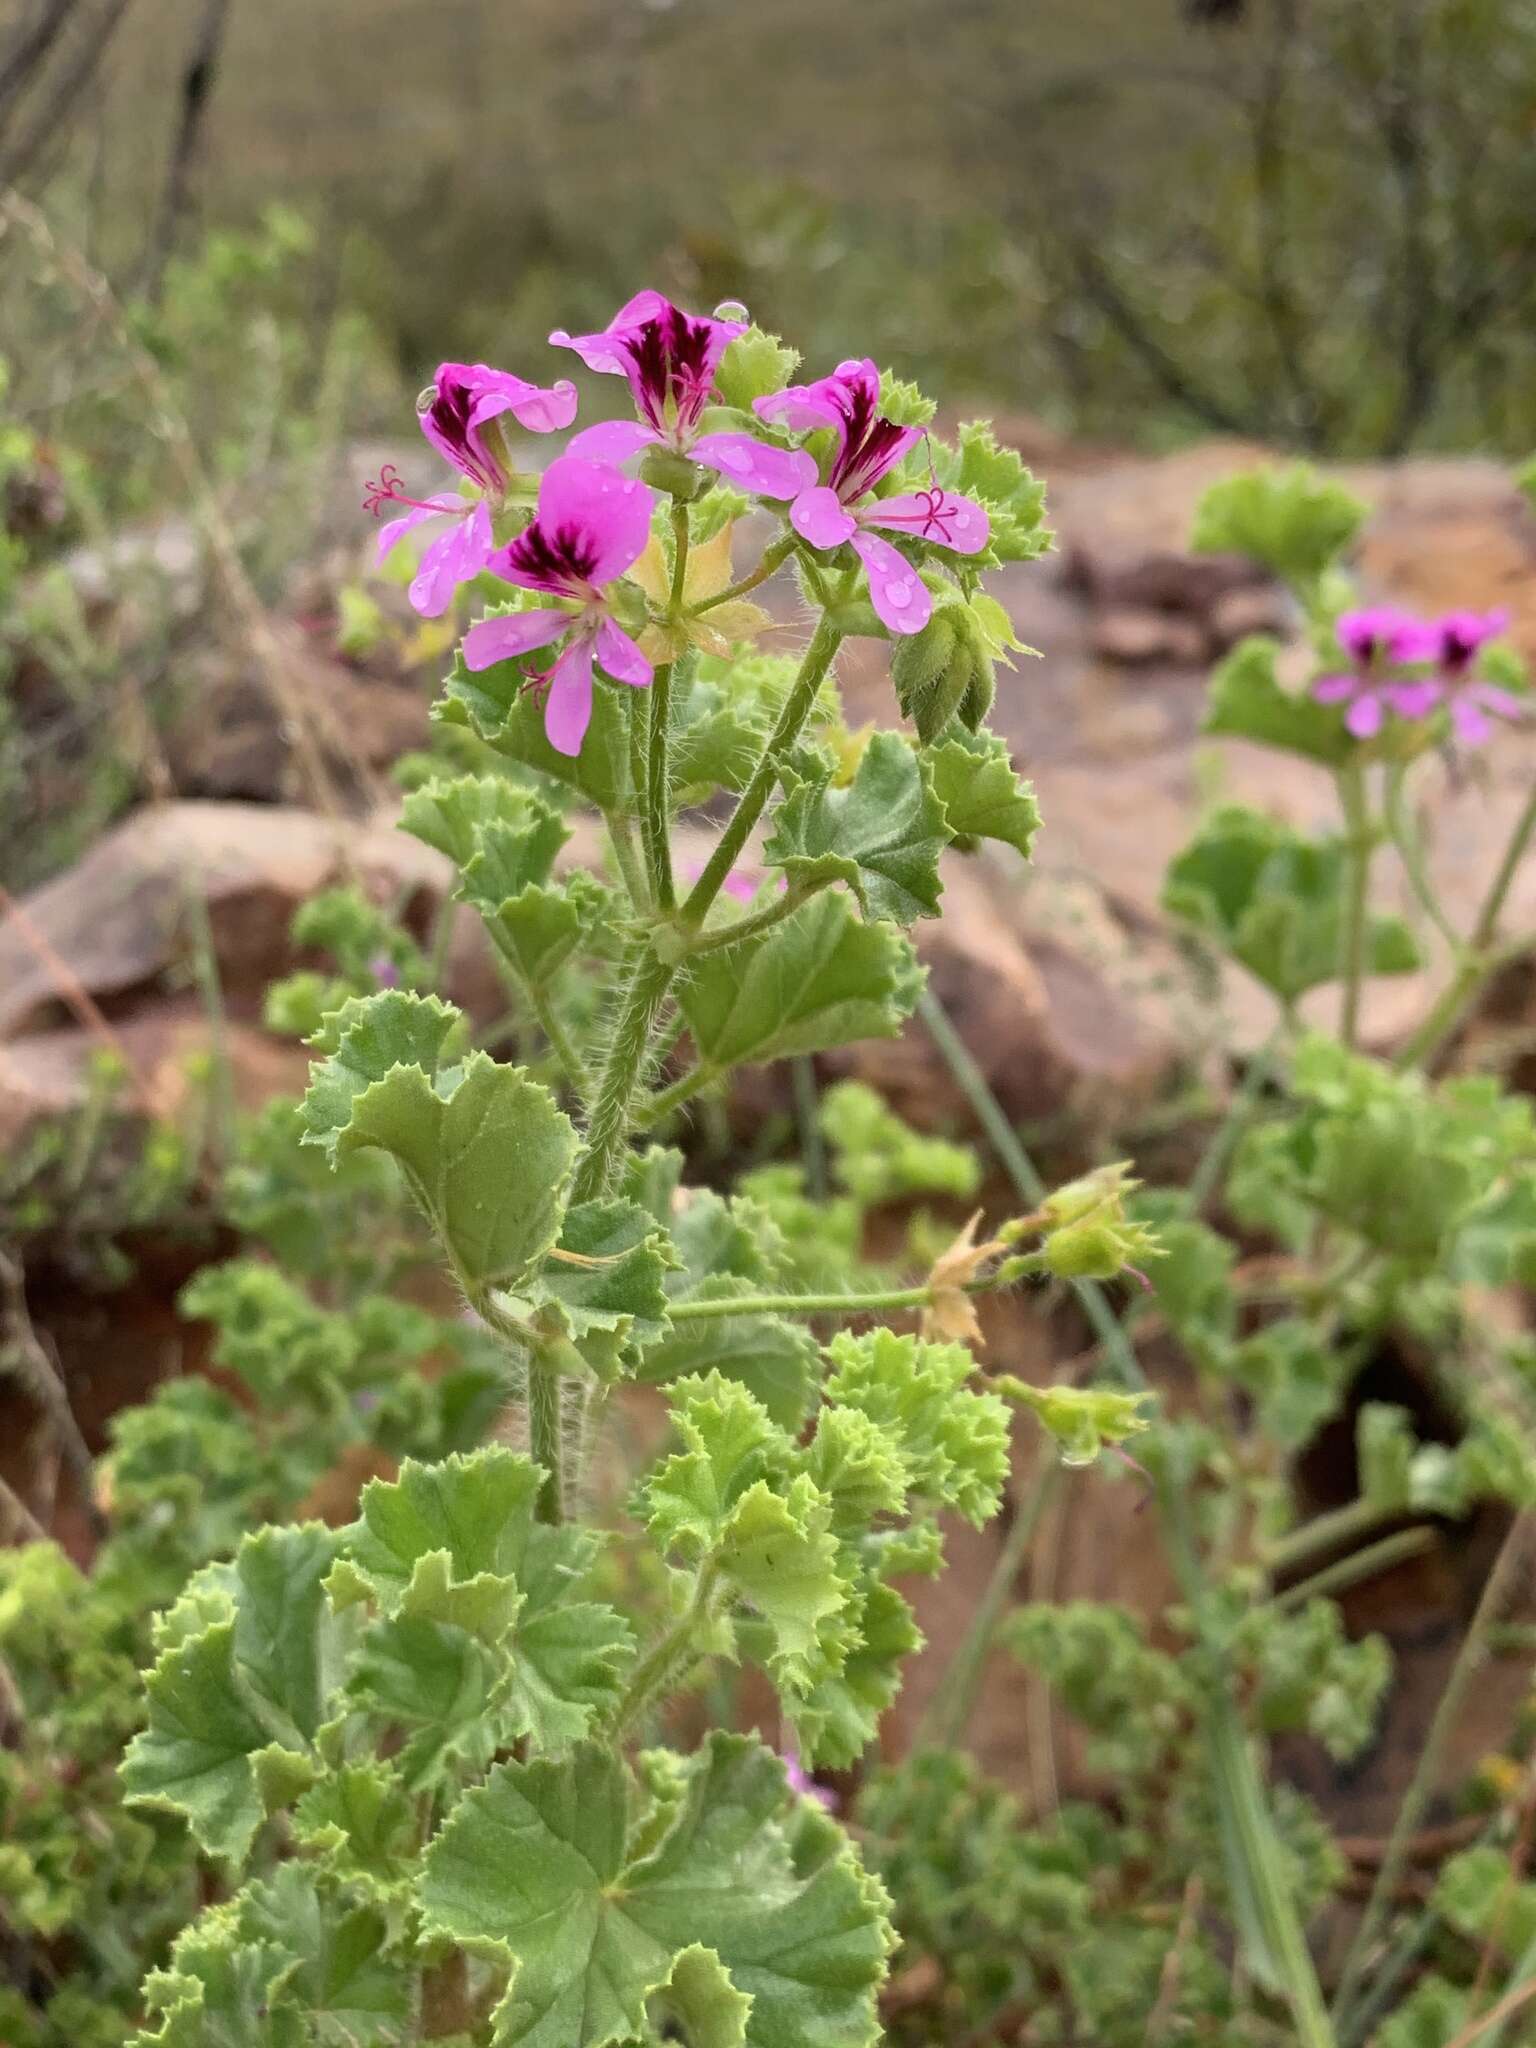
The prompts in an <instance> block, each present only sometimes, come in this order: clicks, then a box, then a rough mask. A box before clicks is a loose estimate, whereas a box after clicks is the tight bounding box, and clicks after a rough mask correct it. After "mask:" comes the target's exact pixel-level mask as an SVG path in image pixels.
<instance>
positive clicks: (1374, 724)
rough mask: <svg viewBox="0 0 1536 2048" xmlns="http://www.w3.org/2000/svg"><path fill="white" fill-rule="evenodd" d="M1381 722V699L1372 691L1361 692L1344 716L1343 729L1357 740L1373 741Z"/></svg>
mask: <svg viewBox="0 0 1536 2048" xmlns="http://www.w3.org/2000/svg"><path fill="white" fill-rule="evenodd" d="M1381 721H1382V708H1381V698H1380V697H1379V696H1378V695H1377V693H1376V692H1375V691H1374V690H1365V691H1362V693H1361V694H1360V695H1359V696H1358V697H1357V698H1356V699H1355V701H1354V703H1353V704H1351V705H1350V707H1349V709H1348V711H1346V712H1345V714H1344V725H1345V729H1346V730H1347V731H1349V732H1351V733H1353V734H1354V736H1355V738H1356V739H1357V740H1370V739H1374V738H1375V737H1376V735H1377V733H1379V732H1380V731H1381Z"/></svg>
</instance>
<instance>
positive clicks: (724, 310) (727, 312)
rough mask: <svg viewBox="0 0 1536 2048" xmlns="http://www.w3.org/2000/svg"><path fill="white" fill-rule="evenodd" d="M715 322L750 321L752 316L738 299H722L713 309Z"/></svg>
mask: <svg viewBox="0 0 1536 2048" xmlns="http://www.w3.org/2000/svg"><path fill="white" fill-rule="evenodd" d="M715 318H716V319H717V320H750V319H751V318H752V315H751V314H750V313H749V312H748V311H747V309H746V307H745V306H744V305H743V304H742V303H741V301H740V299H722V300H721V301H720V303H719V305H718V306H716V308H715Z"/></svg>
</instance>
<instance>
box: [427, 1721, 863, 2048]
mask: <svg viewBox="0 0 1536 2048" xmlns="http://www.w3.org/2000/svg"><path fill="white" fill-rule="evenodd" d="M678 1775H679V1777H680V1781H681V1782H680V1784H679V1786H678V1787H677V1788H676V1791H675V1794H674V1798H675V1804H674V1805H672V1806H671V1810H670V1811H669V1812H668V1813H667V1815H666V1824H665V1827H664V1830H663V1831H662V1832H661V1833H660V1835H659V1839H655V1840H654V1843H653V1845H652V1846H649V1847H648V1850H647V1853H645V1854H644V1855H642V1856H639V1857H637V1858H634V1859H629V1858H627V1856H626V1833H627V1830H626V1818H627V1815H628V1812H629V1809H630V1807H631V1804H632V1792H631V1788H630V1786H629V1784H628V1782H627V1779H626V1776H625V1773H624V1768H623V1765H622V1763H621V1762H620V1760H619V1759H618V1757H617V1756H616V1755H614V1753H613V1752H612V1751H609V1750H599V1749H595V1748H590V1749H589V1748H583V1749H580V1750H578V1751H577V1752H576V1753H575V1755H574V1756H573V1757H572V1758H570V1759H569V1760H567V1761H566V1762H564V1763H561V1764H552V1763H533V1764H503V1765H499V1766H498V1767H497V1768H496V1769H495V1770H494V1771H493V1772H492V1773H491V1775H490V1777H489V1778H488V1779H487V1780H486V1782H485V1784H484V1785H482V1786H480V1787H477V1788H476V1790H474V1791H473V1792H471V1793H469V1794H467V1795H466V1797H465V1798H464V1799H463V1800H462V1801H461V1802H460V1804H459V1806H458V1807H457V1808H456V1810H455V1811H454V1813H453V1814H452V1815H451V1816H450V1818H449V1820H448V1822H447V1824H446V1825H445V1826H444V1827H443V1829H442V1830H441V1832H440V1833H439V1835H438V1837H437V1840H436V1841H435V1842H434V1843H433V1845H432V1848H431V1849H430V1851H429V1852H428V1855H427V1859H426V1871H425V1876H424V1879H423V1883H422V1894H421V1896H422V1906H423V1910H424V1912H425V1914H426V1917H427V1923H428V1928H429V1930H437V1931H441V1932H442V1933H444V1934H446V1935H447V1936H448V1937H450V1938H451V1939H453V1940H456V1941H458V1942H461V1943H464V1944H468V1945H470V1946H472V1947H479V1948H483V1949H485V1950H487V1951H488V1952H490V1953H492V1954H493V1955H496V1956H497V1957H506V1958H507V1959H509V1960H510V1962H511V1965H512V1980H511V1985H510V1988H509V1990H508V1992H507V1995H506V1997H505V1999H504V2000H503V2002H502V2004H501V2006H500V2007H499V2009H498V2011H497V2015H496V2031H495V2040H496V2043H497V2048H610V2044H618V2043H622V2042H627V2041H630V2040H631V2039H633V2038H635V2037H637V2036H640V2035H642V2034H643V2033H644V2032H645V2015H646V2006H647V2001H648V2000H649V1999H650V1998H652V1997H653V1996H655V1995H656V1994H658V1993H661V1992H663V1991H664V1988H665V1987H668V1986H669V1985H672V1984H673V1980H674V1975H675V1972H676V1970H677V1967H678V1962H679V1958H680V1957H682V1956H683V1955H684V1954H685V1953H687V1952H689V1951H694V1950H696V1949H698V1948H704V1949H708V1950H709V1951H711V1952H712V1954H713V1956H714V1957H715V1958H716V1959H717V1961H718V1964H719V1966H720V1968H721V1969H722V1970H723V1971H724V1972H725V1973H726V1975H727V1977H728V1978H729V1982H730V1986H731V1988H732V1990H733V1991H734V1992H735V1993H736V1994H737V1996H738V1997H739V1998H748V1999H750V2000H751V2004H750V2007H749V2008H748V2009H747V2012H746V2025H745V2032H744V2034H742V2035H741V2036H740V2038H741V2040H742V2041H743V2042H744V2044H745V2048H871V2044H872V2043H873V2042H874V2041H875V2039H876V2023H875V2011H874V1996H875V1991H876V1989H877V1987H878V1985H879V1982H880V1979H881V1977H882V1976H883V1974H884V1968H885V1956H886V1953H887V1950H888V1947H889V1944H890V1936H889V1931H888V1928H887V1926H886V1922H885V1918H884V1913H883V1899H882V1896H881V1894H880V1891H879V1888H878V1886H876V1885H875V1884H873V1883H872V1881H871V1880H870V1879H869V1878H868V1877H867V1876H866V1875H865V1873H864V1872H863V1870H862V1869H861V1868H860V1867H859V1865H858V1862H857V1860H856V1857H855V1854H854V1852H853V1850H852V1848H851V1847H850V1846H849V1845H848V1843H847V1841H846V1839H845V1838H844V1837H843V1836H842V1835H841V1833H840V1831H839V1830H838V1829H837V1828H836V1826H835V1825H834V1823H832V1822H831V1821H829V1820H827V1819H826V1817H825V1816H824V1815H820V1814H812V1815H802V1816H799V1817H798V1818H797V1822H796V1828H795V1837H794V1841H793V1843H791V1839H790V1836H789V1833H788V1831H787V1826H786V1823H787V1821H788V1819H789V1815H790V1810H791V1801H790V1797H789V1793H788V1788H787V1786H786V1784H785V1780H784V1772H783V1766H782V1765H781V1764H780V1763H779V1762H778V1760H777V1759H776V1758H775V1757H773V1756H772V1755H771V1754H770V1753H769V1752H768V1751H767V1750H765V1749H764V1748H763V1747H762V1746H761V1745H760V1744H758V1743H756V1742H755V1741H753V1740H751V1739H750V1738H747V1737H743V1736H736V1735H724V1734H719V1733H716V1734H713V1735H711V1736H710V1737H709V1738H708V1740H707V1742H706V1744H705V1746H704V1748H703V1749H702V1750H700V1751H698V1752H697V1753H696V1754H695V1755H693V1756H692V1757H690V1758H688V1759H687V1760H686V1762H685V1763H684V1764H683V1765H682V1766H681V1768H680V1771H679V1774H678ZM641 1832H642V1833H643V1834H647V1835H651V1836H654V1832H655V1831H654V1830H645V1829H644V1828H643V1827H642V1830H641ZM719 1989H720V1987H719V1986H718V1985H716V1987H715V1990H716V1994H717V1995H716V1997H715V1999H714V2000H713V2001H712V2004H713V2006H714V2008H715V2011H716V2019H715V2020H714V2021H712V2025H714V2026H715V2028H716V2033H715V2039H720V2040H724V2041H727V2042H728V2041H729V2040H730V2038H731V2036H730V2033H729V2032H726V2033H725V2034H723V2035H721V2034H720V2033H719V2031H718V2029H719V2025H720V2024H721V2023H722V2022H721V2021H720V2019H719V2013H718V2007H719V1999H718V1992H719ZM737 2009H738V2010H739V2008H737ZM702 2038H703V2042H704V2043H707V2044H709V2048H714V2040H712V2039H711V2036H710V2034H705V2035H704V2036H703V2037H702Z"/></svg>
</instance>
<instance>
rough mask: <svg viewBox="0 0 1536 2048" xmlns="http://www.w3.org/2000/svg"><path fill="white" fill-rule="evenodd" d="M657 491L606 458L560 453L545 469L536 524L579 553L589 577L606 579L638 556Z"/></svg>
mask: <svg viewBox="0 0 1536 2048" xmlns="http://www.w3.org/2000/svg"><path fill="white" fill-rule="evenodd" d="M655 503H656V494H655V492H654V491H652V490H650V489H649V488H648V487H647V486H646V485H645V484H643V483H640V482H639V481H638V480H637V479H636V478H635V477H630V476H623V475H621V474H620V472H619V471H618V470H616V469H614V468H612V467H611V466H610V465H609V464H608V463H606V462H588V461H586V460H585V459H584V458H583V457H582V456H580V455H562V456H561V457H560V459H559V461H558V462H552V463H551V464H550V465H549V467H548V469H546V470H545V472H544V480H543V482H542V483H541V484H540V486H539V516H538V520H537V522H536V523H537V524H538V525H539V526H540V527H541V528H543V529H544V531H545V532H546V533H547V534H549V535H551V536H553V537H554V538H555V539H557V540H560V541H565V540H569V542H570V543H571V544H573V545H575V546H577V547H578V548H579V549H580V551H581V553H582V557H583V568H584V574H585V579H586V581H587V582H589V583H599V584H600V583H611V582H612V581H613V579H614V578H615V577H616V576H622V575H623V574H624V571H625V570H626V569H628V568H629V567H630V566H631V564H633V563H634V562H636V561H638V560H639V558H640V556H641V554H642V553H643V552H644V550H645V544H646V542H647V541H648V540H649V539H650V537H651V509H652V507H653V506H654V505H655Z"/></svg>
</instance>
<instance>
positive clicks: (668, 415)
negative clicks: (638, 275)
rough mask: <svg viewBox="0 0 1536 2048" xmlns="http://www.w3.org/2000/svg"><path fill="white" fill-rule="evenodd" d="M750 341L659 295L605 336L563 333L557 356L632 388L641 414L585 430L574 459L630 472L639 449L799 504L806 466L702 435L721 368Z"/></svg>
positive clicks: (757, 447) (787, 456) (774, 452)
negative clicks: (567, 354)
mask: <svg viewBox="0 0 1536 2048" xmlns="http://www.w3.org/2000/svg"><path fill="white" fill-rule="evenodd" d="M746 331H747V323H746V322H745V321H744V320H721V319H717V318H711V317H707V316H705V315H704V314H700V313H685V312H683V310H682V308H681V307H679V306H674V305H673V304H672V302H671V300H670V299H664V298H663V297H662V296H661V293H660V292H636V294H635V296H634V297H633V298H632V299H631V300H630V301H629V303H628V305H626V306H621V307H620V308H619V310H618V312H617V313H615V314H614V316H613V318H612V319H611V320H610V321H609V323H608V325H607V326H606V327H605V328H604V329H603V331H602V333H601V334H567V333H566V331H565V329H564V328H563V327H557V328H556V329H555V331H554V333H553V334H552V335H551V336H550V337H549V338H550V340H551V341H552V342H553V343H554V344H555V346H556V347H557V348H570V349H574V350H575V351H576V353H577V355H579V356H580V357H581V360H582V361H583V362H584V363H585V364H586V366H587V368H588V369H589V370H598V371H601V372H602V373H603V374H604V375H606V376H612V377H623V378H626V379H627V380H628V383H629V388H630V390H631V391H632V392H633V393H634V399H635V405H636V408H637V409H638V411H639V414H640V417H639V419H638V420H607V421H604V422H602V423H601V424H600V425H598V426H595V427H586V428H583V430H582V432H581V433H579V434H577V435H576V436H575V437H574V439H573V440H572V442H571V444H570V452H571V453H572V454H573V455H585V456H589V457H591V458H592V459H593V460H595V461H598V462H625V461H627V460H628V459H629V457H630V456H631V455H637V454H638V453H639V452H640V450H641V449H642V448H670V449H671V450H672V451H673V452H674V453H675V454H677V455H685V456H686V457H687V458H688V460H689V461H690V462H698V463H702V464H703V465H704V467H705V468H706V469H713V470H716V471H718V473H719V474H720V475H721V476H724V477H728V478H729V479H730V480H731V482H732V483H735V484H739V485H740V486H741V488H742V489H743V490H744V491H751V492H753V493H755V494H756V495H757V496H758V497H760V498H777V499H784V498H793V497H794V496H795V495H796V493H797V492H799V491H803V490H804V489H805V487H806V485H807V484H808V483H812V482H814V481H815V464H814V463H812V461H811V460H810V458H809V457H808V456H806V455H801V454H797V453H792V452H791V451H789V450H787V449H784V448H771V447H769V446H768V445H767V444H766V443H764V442H762V441H756V440H754V439H753V438H752V436H751V435H750V434H701V433H700V432H699V425H700V422H701V421H702V419H703V417H704V413H705V410H706V408H707V407H708V406H709V405H710V404H711V403H712V402H713V400H714V398H715V395H716V394H715V372H716V370H717V369H718V368H719V367H720V358H721V357H722V356H723V355H724V354H725V352H726V350H727V349H728V348H729V347H730V345H731V343H732V342H733V341H734V340H735V339H736V337H737V335H738V334H745V333H746Z"/></svg>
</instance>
